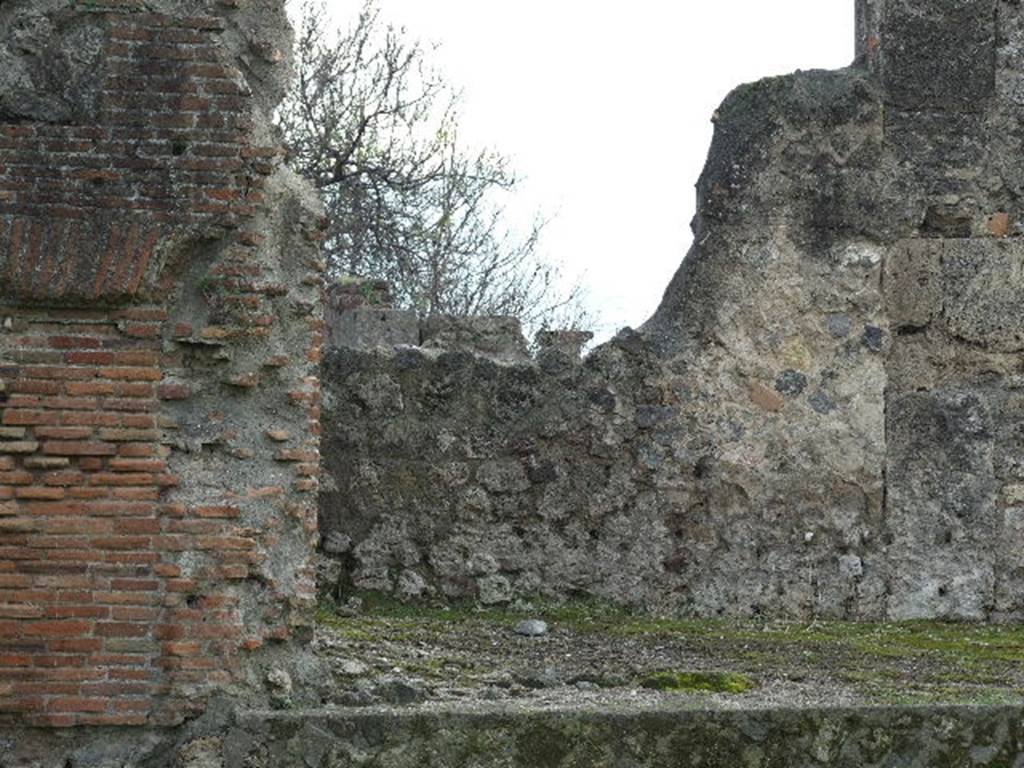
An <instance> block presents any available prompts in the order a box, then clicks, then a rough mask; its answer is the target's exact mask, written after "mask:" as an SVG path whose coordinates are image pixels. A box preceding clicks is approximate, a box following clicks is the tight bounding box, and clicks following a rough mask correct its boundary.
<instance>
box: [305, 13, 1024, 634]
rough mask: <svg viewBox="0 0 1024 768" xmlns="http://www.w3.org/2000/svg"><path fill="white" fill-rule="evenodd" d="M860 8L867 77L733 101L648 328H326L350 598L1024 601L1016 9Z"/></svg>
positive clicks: (1023, 33)
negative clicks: (497, 339) (487, 337)
mask: <svg viewBox="0 0 1024 768" xmlns="http://www.w3.org/2000/svg"><path fill="white" fill-rule="evenodd" d="M857 13H858V60H857V62H856V63H855V64H854V66H852V67H851V68H849V69H845V70H841V71H837V72H821V71H811V72H800V73H797V74H795V75H791V76H788V77H779V78H771V79H767V80H762V81H760V82H757V83H753V84H750V85H744V86H741V87H740V88H738V89H736V90H735V91H734V92H733V93H732V94H730V95H729V97H728V98H727V99H726V100H725V102H724V103H723V104H722V106H721V107H720V108H719V110H718V111H717V112H716V113H715V116H714V121H715V136H714V141H713V144H712V147H711V151H710V154H709V157H708V161H707V165H706V167H705V169H704V172H703V174H702V176H701V178H700V181H699V184H698V202H699V206H698V214H697V217H696V219H695V221H694V223H693V229H694V233H695V243H694V246H693V248H692V250H691V252H690V253H689V254H688V255H687V257H686V259H685V260H684V262H683V264H682V266H681V267H680V269H679V272H678V274H677V275H676V277H675V278H674V279H673V281H672V282H671V284H670V285H669V287H668V289H667V291H666V293H665V297H664V299H663V301H662V304H661V306H660V307H659V308H658V310H657V311H656V312H655V314H654V315H653V317H652V318H651V319H650V320H649V321H648V322H647V323H646V324H645V325H644V326H643V327H642V328H641V329H639V330H638V331H625V332H623V333H622V334H620V335H619V336H618V337H617V338H616V339H614V340H613V341H611V342H609V343H608V344H606V345H604V346H602V347H600V348H598V349H597V350H595V351H594V352H593V353H591V354H590V355H589V356H588V357H587V358H586V359H585V360H583V361H579V360H575V359H573V356H572V355H571V354H569V355H566V354H562V353H558V352H555V351H551V350H549V351H547V352H543V353H541V354H539V355H538V356H537V357H536V358H535V359H529V358H526V357H524V356H523V355H521V354H518V355H517V354H512V352H514V351H515V348H516V345H515V344H512V345H510V346H509V350H510V352H509V354H504V355H502V354H496V352H495V349H494V347H493V345H492V346H491V347H490V348H486V346H485V345H480V344H474V343H473V338H474V337H473V334H472V333H470V334H467V337H468V338H469V339H470V342H469V343H467V342H466V340H465V339H463V340H462V341H461V342H458V343H455V342H453V343H451V344H445V343H441V344H434V345H428V344H426V343H423V345H422V346H416V345H415V343H412V344H411V345H408V346H401V345H399V346H396V345H395V344H394V343H393V342H394V339H393V337H390V336H388V335H387V334H383V333H382V332H380V331H379V330H378V331H377V332H376V333H369V332H367V333H364V334H363V335H362V337H361V338H358V339H356V338H354V337H353V336H351V334H349V336H348V339H349V341H348V342H345V341H342V342H341V343H339V342H338V341H337V340H335V344H334V345H335V347H336V349H334V350H333V351H332V352H330V354H329V355H328V358H327V362H326V366H325V377H326V380H327V386H328V389H329V392H328V410H327V419H326V421H327V430H326V431H327V448H326V469H327V473H328V475H329V487H328V488H327V489H326V491H325V492H324V493H323V495H322V500H321V533H322V534H323V540H324V542H325V549H326V550H327V551H328V554H330V555H331V556H332V557H333V558H335V561H336V565H335V570H336V571H340V587H339V591H340V592H341V593H342V594H344V593H346V592H351V591H358V590H374V591H376V590H381V591H385V592H388V593H392V594H395V595H397V596H400V597H403V598H414V597H435V598H436V597H446V598H469V599H474V600H478V601H480V602H483V603H502V602H507V601H511V600H514V599H517V598H527V599H528V598H530V597H533V596H544V597H550V598H570V597H577V596H598V597H602V598H609V599H612V600H614V601H616V602H621V603H627V604H633V605H638V606H642V607H646V608H651V609H657V610H670V611H680V612H684V613H685V612H690V613H695V614H699V615H705V616H708V615H711V616H713V615H718V614H727V615H742V616H746V615H764V616H787V617H804V618H808V617H812V616H821V617H846V618H863V619H881V618H922V617H940V618H964V619H986V618H1020V617H1022V616H1024V603H1022V598H1024V594H1022V593H1021V586H1022V582H1021V565H1020V557H1019V555H1018V554H1017V552H1018V550H1019V549H1020V547H1021V545H1022V544H1024V540H1022V539H1021V535H1022V534H1021V531H1022V528H1024V526H1022V523H1021V520H1022V514H1021V508H1022V507H1021V505H1022V504H1024V494H1022V492H1021V490H1022V486H1021V480H1022V479H1024V474H1022V465H1024V457H1022V456H1021V455H1020V454H1021V448H1020V445H1021V442H1020V439H1021V424H1022V421H1021V420H1022V418H1024V412H1022V411H1021V402H1022V401H1021V397H1022V396H1021V387H1022V385H1024V379H1022V378H1021V373H1022V369H1021V357H1020V352H1021V351H1022V349H1024V326H1022V323H1021V319H1020V318H1021V314H1020V311H1019V307H1020V301H1021V298H1022V294H1024V288H1022V286H1024V280H1022V276H1024V246H1022V244H1021V243H1022V241H1021V239H1020V237H1019V235H1020V234H1021V224H1020V222H1021V218H1022V215H1024V211H1022V208H1021V193H1022V190H1024V176H1022V173H1021V164H1020V162H1019V157H1020V137H1021V135H1022V134H1021V132H1022V123H1021V118H1022V112H1021V104H1022V96H1021V93H1022V92H1024V91H1022V88H1021V84H1020V77H1021V74H1020V73H1021V57H1022V53H1021V51H1022V50H1024V12H1022V10H1021V7H1020V6H1019V5H1018V4H1017V3H1011V2H1000V1H997V0H985V1H984V2H981V1H979V2H969V3H964V2H958V1H956V0H927V1H926V0H887V1H886V2H881V1H877V2H863V3H860V4H858V9H857ZM379 319H381V322H382V323H383V324H384V325H387V322H385V321H386V320H387V318H386V317H385V316H384V315H381V316H380V318H379ZM337 322H339V321H332V324H335V325H336V324H337ZM350 322H352V320H351V318H350ZM477 336H478V337H479V334H477ZM406 338H408V334H406ZM425 338H426V335H425V334H423V333H421V339H425ZM447 338H449V339H455V335H453V334H451V333H449V334H448V336H447ZM443 341H444V339H442V342H443ZM406 344H409V342H408V341H407V342H406ZM520 346H521V345H520ZM474 348H475V351H474Z"/></svg>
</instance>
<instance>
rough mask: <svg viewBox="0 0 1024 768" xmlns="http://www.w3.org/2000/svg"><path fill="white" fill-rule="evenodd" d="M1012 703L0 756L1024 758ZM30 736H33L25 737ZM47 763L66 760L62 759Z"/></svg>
mask: <svg viewBox="0 0 1024 768" xmlns="http://www.w3.org/2000/svg"><path fill="white" fill-rule="evenodd" d="M1022 716H1024V710H1022V708H1021V707H1020V706H986V707H939V706H936V707H878V708H842V709H840V708H830V709H818V708H814V707H808V708H802V709H783V708H765V709H739V710H733V711H730V710H727V709H718V710H716V709H701V708H695V707H692V706H686V705H681V706H675V705H672V704H665V705H662V706H659V707H648V708H643V709H641V708H636V707H615V706H612V707H608V708H605V709H598V708H593V709H592V708H565V709H563V708H555V709H542V708H527V709H519V708H506V707H500V706H495V705H486V704H484V705H480V704H478V705H477V707H476V708H474V709H472V710H469V709H463V708H460V709H454V708H450V707H445V708H439V709H435V710H424V711H418V712H402V711H401V710H394V709H390V710H382V709H376V708H373V709H364V710H351V709H350V710H334V711H324V710H311V711H309V710H307V711H299V712H267V711H262V712H261V711H257V712H246V713H241V714H238V715H232V714H228V713H218V714H217V715H216V716H214V717H209V718H205V719H203V720H199V721H196V722H194V723H192V724H190V725H189V726H188V727H187V728H185V729H181V730H180V731H179V732H177V733H167V732H163V733H160V732H149V733H145V734H142V733H135V734H125V733H120V734H115V733H106V734H98V733H95V732H92V733H64V734H62V738H61V740H60V742H58V743H59V745H60V748H59V749H55V748H54V747H55V745H54V744H53V743H52V742H51V744H50V745H49V747H48V748H46V749H43V750H38V751H37V750H34V749H32V748H31V747H28V746H25V747H22V746H19V745H20V744H26V742H24V741H21V740H20V739H18V738H17V737H18V736H20V735H21V734H13V735H14V736H15V740H14V746H13V748H10V747H9V746H7V745H5V744H3V743H0V760H9V761H10V763H9V764H13V765H17V766H19V768H20V766H23V765H24V766H31V768H36V766H39V767H40V768H42V767H43V766H51V765H54V762H53V760H52V757H53V756H54V755H55V754H56V755H60V756H61V757H62V758H63V757H64V756H65V755H66V756H67V757H66V759H67V760H69V761H70V762H71V764H72V765H75V766H81V768H114V767H115V766H117V767H118V768H120V766H132V767H133V768H134V766H146V767H147V768H167V767H169V766H174V768H210V767H211V766H224V768H282V767H285V768H292V767H293V766H310V765H313V766H323V768H355V767H356V766H365V765H379V766H387V768H420V767H421V766H430V768H465V766H479V768H562V767H565V768H577V766H586V768H613V767H614V768H677V766H700V768H735V766H737V765H741V766H744V767H745V768H774V767H775V766H780V765H786V766H793V768H822V767H823V766H829V767H830V768H883V767H884V768H888V767H889V766H894V765H898V766H922V768H924V767H927V768H933V767H935V768H939V767H940V766H941V767H942V768H945V767H946V766H950V768H952V767H953V766H956V767H957V768H960V766H965V767H966V766H970V768H1004V767H1005V766H1017V765H1019V764H1020V752H1021V748H1022V744H1024V734H1022V733H1021V718H1022ZM29 743H30V742H29ZM56 764H57V765H61V764H62V763H60V762H58V763H56Z"/></svg>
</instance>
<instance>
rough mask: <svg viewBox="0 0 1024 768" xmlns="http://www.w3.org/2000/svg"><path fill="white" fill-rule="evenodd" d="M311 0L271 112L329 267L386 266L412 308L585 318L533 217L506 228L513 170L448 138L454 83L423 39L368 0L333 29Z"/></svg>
mask: <svg viewBox="0 0 1024 768" xmlns="http://www.w3.org/2000/svg"><path fill="white" fill-rule="evenodd" d="M328 29H330V24H329V23H328V19H327V14H326V11H325V8H324V5H323V2H322V0H306V2H305V4H304V5H303V7H302V17H301V24H300V31H299V39H298V44H297V48H296V69H297V73H296V78H295V81H294V85H293V87H292V90H291V92H290V94H289V95H288V98H287V99H286V100H285V103H284V105H283V106H282V108H281V111H280V113H279V124H280V127H281V128H282V130H283V132H284V136H285V140H286V143H287V145H288V147H289V150H290V158H291V162H292V164H293V166H294V167H295V168H296V169H297V170H298V171H299V172H300V173H302V174H303V175H304V176H306V177H307V178H309V179H310V180H311V181H312V182H313V183H314V184H315V185H316V186H317V187H318V188H319V189H320V191H321V192H322V194H323V196H324V200H325V203H326V206H327V213H328V218H329V221H330V229H329V232H328V238H327V243H326V247H327V257H328V264H329V270H330V272H331V274H332V275H333V276H334V277H340V276H343V275H352V276H358V277H375V278H383V279H386V280H387V281H389V282H390V283H391V284H392V286H393V289H394V293H395V297H396V300H397V301H398V302H400V303H401V304H402V305H404V306H407V307H412V308H415V309H416V310H418V311H419V312H420V313H421V314H422V315H429V314H437V313H441V314H451V315H475V314H503V315H514V316H516V317H519V318H520V320H522V322H523V324H524V326H525V327H527V328H530V329H539V328H544V327H553V326H554V325H563V326H566V327H567V326H570V325H577V324H580V323H584V322H589V320H590V318H589V317H588V315H587V312H586V311H585V309H584V305H583V302H582V299H581V293H580V289H579V287H576V288H574V289H572V290H569V291H568V292H564V291H562V290H561V288H560V279H559V272H558V269H557V267H556V266H555V265H553V264H552V263H550V262H548V261H546V260H544V259H543V258H541V256H540V255H539V252H538V243H539V238H540V235H541V232H542V230H543V226H544V222H543V221H542V220H541V219H540V218H539V217H537V218H535V220H534V221H533V222H532V224H531V225H530V226H529V227H527V228H526V231H525V232H517V231H514V230H512V229H510V228H509V227H508V226H507V224H506V220H507V215H506V208H505V205H504V203H505V202H506V201H507V199H508V195H510V194H511V193H513V192H515V190H516V189H517V185H518V183H519V179H518V177H517V176H516V175H515V173H514V172H513V171H512V169H511V168H510V167H509V163H508V161H507V159H506V158H505V157H504V156H502V155H501V154H499V153H497V152H495V151H493V150H483V151H478V152H468V151H467V150H466V149H465V148H464V147H463V145H462V144H461V143H460V141H459V131H458V111H457V108H458V105H459V94H458V92H457V91H455V90H454V89H453V88H452V87H451V85H449V83H448V82H447V81H446V80H445V79H444V77H443V76H441V74H440V73H439V72H438V71H437V70H436V69H434V68H433V67H432V66H431V65H430V62H429V58H430V55H429V54H430V52H431V49H430V48H427V47H424V46H423V45H422V44H421V43H419V42H418V41H415V40H412V39H410V38H409V37H408V36H407V34H406V32H405V30H404V29H402V28H396V27H394V26H391V25H386V24H384V23H383V22H382V21H381V18H380V11H379V8H378V7H377V4H376V0H365V4H364V6H363V8H362V11H361V12H360V14H359V16H358V18H357V19H356V20H355V22H354V24H353V25H352V26H351V27H350V28H349V29H347V30H344V31H341V32H338V33H330V32H328V31H327V30H328Z"/></svg>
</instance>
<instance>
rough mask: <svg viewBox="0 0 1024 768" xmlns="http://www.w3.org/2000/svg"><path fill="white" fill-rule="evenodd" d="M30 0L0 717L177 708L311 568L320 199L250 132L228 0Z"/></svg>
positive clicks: (142, 718) (0, 209) (110, 716)
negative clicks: (185, 4)
mask: <svg viewBox="0 0 1024 768" xmlns="http://www.w3.org/2000/svg"><path fill="white" fill-rule="evenodd" d="M32 5H33V4H31V3H21V4H18V3H15V4H14V9H13V11H12V14H13V17H14V18H13V21H12V20H11V19H10V18H6V19H5V20H4V21H5V23H9V24H10V25H11V26H12V27H13V28H15V29H22V28H27V27H28V25H27V24H26V23H25V22H26V20H29V21H32V22H33V24H34V26H31V29H33V30H35V32H34V33H33V34H35V37H33V38H32V40H33V46H34V47H33V46H26V47H24V48H23V49H21V50H19V54H18V55H22V53H21V51H22V50H23V51H28V52H27V53H24V56H25V57H26V59H27V63H28V64H29V65H31V66H27V67H26V71H29V72H33V73H41V74H38V75H33V77H36V80H34V81H33V85H34V88H35V90H33V92H32V98H29V97H28V96H25V95H24V94H22V97H21V98H19V92H18V91H17V90H16V89H10V88H9V89H8V91H7V95H8V96H9V97H10V98H9V99H8V103H13V104H14V107H8V108H7V109H6V110H5V114H6V117H7V119H8V120H9V122H8V123H7V124H0V276H2V279H0V319H2V328H0V718H7V719H9V720H14V721H19V722H27V723H28V724H33V725H55V726H65V725H83V724H84V725H90V724H91V725H107V724H144V723H151V724H171V723H174V722H178V721H180V720H181V719H182V718H183V717H185V716H187V715H188V714H189V713H193V712H195V711H197V710H199V709H201V708H202V706H203V701H204V699H205V697H206V695H207V694H209V693H210V692H212V691H214V690H219V689H224V688H227V689H229V690H233V691H242V690H249V689H254V687H255V688H258V686H254V681H255V682H256V683H258V682H259V675H258V674H256V673H255V672H254V670H256V669H258V668H259V663H260V662H259V659H260V656H261V652H262V651H263V649H265V648H266V646H267V645H268V644H282V643H286V642H287V641H289V640H290V639H292V638H293V637H294V636H295V634H296V631H297V628H298V627H301V626H302V625H303V623H304V621H305V619H304V616H303V611H302V610H301V609H302V608H303V607H304V606H306V605H308V603H309V602H310V600H311V598H312V595H313V576H312V570H311V568H310V567H309V565H308V562H307V559H308V554H309V551H310V546H311V537H312V536H313V535H314V532H315V527H316V521H315V502H314V498H313V497H314V496H315V491H316V490H317V480H316V475H317V467H318V450H317V446H318V433H319V412H318V408H319V402H318V398H319V395H318V392H319V384H318V381H317V379H316V367H317V362H318V359H319V344H320V334H321V327H320V326H321V322H320V320H319V319H318V317H319V314H320V313H319V311H318V307H319V303H320V291H321V287H320V270H321V264H320V262H319V255H318V248H317V246H318V242H319V237H320V232H321V229H320V227H321V222H320V220H319V217H318V214H317V213H316V210H315V208H314V207H313V206H312V205H311V204H310V203H309V202H308V200H307V199H306V197H305V195H304V192H303V191H302V190H301V189H299V188H298V187H297V185H296V183H295V182H294V180H292V179H291V178H290V177H289V176H288V175H287V173H286V172H284V171H282V170H280V169H279V167H278V166H279V152H278V149H277V148H276V147H274V146H268V142H267V140H258V139H257V138H256V137H257V136H265V135H269V134H268V132H267V131H266V130H265V121H266V115H265V112H266V108H265V106H261V104H262V101H261V99H260V98H258V97H259V96H260V94H259V93H254V92H253V87H252V86H251V85H250V82H249V80H251V79H252V78H251V77H247V75H246V74H243V71H242V69H240V67H239V62H244V61H245V60H246V59H245V58H244V57H240V56H239V55H238V51H237V50H236V48H235V47H233V46H234V45H235V43H233V42H231V41H232V40H234V39H235V36H236V33H237V30H238V29H239V28H242V29H245V28H246V27H247V23H248V20H247V19H246V18H245V17H244V16H238V14H241V13H242V10H240V9H235V8H232V7H231V6H233V5H234V4H232V3H219V4H216V5H215V7H216V8H218V9H221V11H222V13H221V14H219V15H214V14H207V15H196V16H185V17H180V16H172V15H162V14H158V13H152V12H148V11H147V12H141V11H139V10H138V9H137V8H136V6H135V4H132V3H110V2H105V3H92V2H90V3H84V2H83V3H68V4H67V5H66V6H65V7H63V8H58V9H56V10H52V11H50V12H48V13H47V14H43V13H42V11H39V10H36V9H33V8H32ZM193 5H195V4H193ZM211 5H214V4H211ZM19 14H21V15H20V16H19ZM267 23H270V24H273V23H278V24H280V18H279V17H277V16H274V17H273V18H272V19H270V20H269V21H268V22H267ZM19 25H20V26H19ZM39 29H42V30H43V31H42V32H39V31H38V30H39ZM39 37H41V38H42V40H41V41H40V40H38V39H37V38H39ZM83 41H86V42H87V43H88V45H86V44H83ZM249 43H250V46H249V48H248V49H247V50H246V55H247V57H249V58H253V57H255V58H259V57H260V56H262V59H261V62H262V63H261V66H264V67H270V68H273V67H274V66H276V65H277V64H278V63H279V62H280V61H281V54H280V52H279V51H277V50H275V49H273V48H266V49H264V48H259V47H258V46H255V45H254V44H253V40H252V38H251V37H250V39H249ZM90 46H92V47H90ZM62 57H63V58H62ZM83 59H84V61H85V63H84V64H82V61H83ZM65 60H66V66H65V65H64V64H62V62H64V61H65ZM46 62H49V63H46ZM53 62H57V63H56V64H53ZM76 62H77V64H76ZM51 66H52V67H53V68H54V69H59V70H60V71H62V72H64V73H65V75H66V77H67V78H68V79H70V80H73V81H74V83H73V85H74V88H73V89H72V90H73V92H71V93H68V92H65V91H62V90H61V89H62V88H65V87H66V86H65V85H64V84H62V83H61V82H59V78H58V79H54V78H53V77H51V76H50V74H48V70H47V67H51ZM76 66H78V67H79V68H78V70H76V69H75V67H76ZM79 70H80V71H79ZM256 88H258V86H256ZM19 110H20V111H19ZM296 609H299V610H296ZM250 692H251V691H250ZM256 693H257V694H258V691H256Z"/></svg>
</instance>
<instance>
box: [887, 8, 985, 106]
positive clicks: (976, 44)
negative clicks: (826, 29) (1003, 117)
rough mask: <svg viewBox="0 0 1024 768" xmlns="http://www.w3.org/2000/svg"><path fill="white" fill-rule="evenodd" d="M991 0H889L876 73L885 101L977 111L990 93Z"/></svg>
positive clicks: (903, 104) (897, 103) (895, 103)
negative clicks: (879, 71)
mask: <svg viewBox="0 0 1024 768" xmlns="http://www.w3.org/2000/svg"><path fill="white" fill-rule="evenodd" d="M995 19H996V5H995V0H889V2H888V3H887V4H886V6H885V9H884V12H883V19H882V25H881V57H880V61H881V76H882V83H883V85H884V87H885V92H886V99H887V100H888V101H889V103H891V104H894V105H897V106H899V107H903V108H906V109H915V110H917V109H920V110H938V111H949V112H980V111H982V110H983V109H984V106H985V100H986V99H987V98H989V97H991V96H993V95H994V94H995V50H996V30H995Z"/></svg>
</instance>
